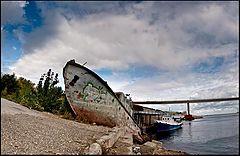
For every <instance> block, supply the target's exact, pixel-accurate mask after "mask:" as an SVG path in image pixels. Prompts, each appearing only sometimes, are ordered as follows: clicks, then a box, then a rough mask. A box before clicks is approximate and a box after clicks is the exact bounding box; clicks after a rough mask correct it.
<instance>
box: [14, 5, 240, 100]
mask: <svg viewBox="0 0 240 156" xmlns="http://www.w3.org/2000/svg"><path fill="white" fill-rule="evenodd" d="M232 7H234V9H233V11H229V8H232ZM75 10H77V9H75ZM112 10H114V9H112ZM236 10H238V8H236V7H235V3H231V4H228V3H227V4H226V5H225V3H201V5H197V4H196V5H194V3H187V2H186V3H184V5H180V4H176V3H173V2H171V3H170V2H166V3H164V2H159V3H158V2H156V3H152V2H143V3H138V4H133V5H130V6H128V7H126V12H124V13H121V14H119V13H115V14H114V13H112V14H109V13H104V12H98V13H97V14H86V15H85V16H82V15H81V16H80V15H75V14H74V12H71V13H68V11H67V10H64V9H63V8H61V9H55V10H53V9H46V10H45V12H43V16H44V19H45V21H44V25H43V26H42V27H39V28H37V29H36V30H35V31H34V32H31V33H30V34H23V33H20V34H21V36H22V37H21V38H22V40H23V41H24V53H25V55H24V56H23V57H22V58H21V59H19V60H18V61H17V62H16V63H15V64H14V65H13V67H15V68H14V69H13V70H12V71H13V72H15V73H16V74H17V75H21V76H24V77H27V78H28V79H31V80H33V81H34V82H35V83H37V82H38V80H39V78H40V76H41V74H43V73H45V72H47V70H48V69H49V68H51V69H52V70H53V71H54V72H58V73H59V75H60V76H59V77H60V78H61V79H60V82H61V85H62V86H63V80H62V68H63V67H64V65H65V63H66V62H67V61H68V60H70V59H75V60H76V62H78V63H80V64H82V63H84V62H86V61H87V67H89V68H90V69H100V68H110V69H113V70H114V71H116V73H117V71H118V70H126V69H128V68H131V67H132V66H137V65H150V66H154V67H157V68H158V69H161V70H165V71H168V74H167V75H159V76H155V77H150V78H146V79H140V80H136V81H134V82H133V81H132V80H127V78H130V77H126V78H125V79H124V78H123V77H119V76H118V74H116V75H112V76H110V77H106V80H107V81H108V84H110V87H112V86H113V90H114V91H115V89H116V90H120V89H123V91H126V92H128V93H130V94H131V95H133V96H134V98H135V99H138V100H143V99H144V100H151V99H156V98H158V99H159V100H160V99H166V98H168V99H175V98H180V99H181V98H186V97H187V98H188V97H189V96H191V95H193V96H196V97H201V98H207V97H211V98H212V97H218V96H219V97H221V96H225V95H230V96H231V95H236V94H237V93H238V91H237V90H238V89H239V88H238V87H236V86H237V85H238V84H239V81H238V80H236V78H235V77H234V76H236V73H239V68H236V67H234V66H233V67H231V68H230V69H229V70H231V71H232V72H233V73H229V72H228V70H227V69H221V70H223V71H224V72H223V73H222V74H218V75H215V76H212V75H200V74H199V75H198V74H194V73H190V68H191V66H192V65H193V64H195V63H198V62H202V61H206V60H210V58H213V57H223V58H224V60H228V59H229V58H230V59H232V58H231V56H232V55H233V53H234V52H235V51H237V53H239V51H238V48H237V47H238V44H237V43H238V40H239V36H238V32H239V28H238V27H239V20H238V18H237V17H238V14H237V13H238V12H237V11H236ZM63 13H64V15H63ZM66 16H67V17H68V18H66ZM223 43H225V44H223ZM234 59H236V58H234ZM233 61H234V62H235V63H236V61H238V60H233ZM238 64H239V61H238ZM125 76H126V75H125ZM170 78H171V79H170ZM169 79H170V80H169ZM223 84H225V85H226V86H224V85H223ZM146 86H147V87H146ZM224 87H225V88H228V89H229V91H227V92H225V91H224V90H223V89H222V88H224ZM214 92H218V93H217V94H213V93H214Z"/></svg>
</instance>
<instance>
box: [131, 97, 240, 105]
mask: <svg viewBox="0 0 240 156" xmlns="http://www.w3.org/2000/svg"><path fill="white" fill-rule="evenodd" d="M233 100H239V97H234V98H218V99H197V100H171V101H133V102H132V103H133V104H134V105H135V104H182V103H185V104H186V103H201V102H220V101H233Z"/></svg>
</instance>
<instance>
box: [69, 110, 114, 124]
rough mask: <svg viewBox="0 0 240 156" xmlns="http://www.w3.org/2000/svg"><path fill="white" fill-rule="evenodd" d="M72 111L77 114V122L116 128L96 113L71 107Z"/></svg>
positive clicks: (110, 121)
mask: <svg viewBox="0 0 240 156" xmlns="http://www.w3.org/2000/svg"><path fill="white" fill-rule="evenodd" d="M73 109H74V110H75V112H76V114H77V117H76V119H77V120H78V121H82V122H84V123H96V124H97V125H103V126H108V127H111V128H112V127H114V126H116V123H115V122H113V121H112V120H111V119H110V118H108V117H105V116H103V115H100V114H98V113H95V112H92V111H88V110H86V109H84V108H78V107H76V106H73Z"/></svg>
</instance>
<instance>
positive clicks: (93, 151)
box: [87, 143, 102, 155]
mask: <svg viewBox="0 0 240 156" xmlns="http://www.w3.org/2000/svg"><path fill="white" fill-rule="evenodd" d="M87 154H89V155H102V148H101V146H100V145H99V144H98V143H93V144H91V145H90V147H89V151H88V153H87Z"/></svg>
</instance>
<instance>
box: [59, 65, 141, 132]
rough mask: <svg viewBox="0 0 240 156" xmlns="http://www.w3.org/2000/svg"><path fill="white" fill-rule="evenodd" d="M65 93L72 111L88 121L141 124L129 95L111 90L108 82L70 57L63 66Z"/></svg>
mask: <svg viewBox="0 0 240 156" xmlns="http://www.w3.org/2000/svg"><path fill="white" fill-rule="evenodd" d="M63 77H64V84H65V94H66V97H67V100H68V102H69V104H70V106H71V108H72V110H73V111H74V113H75V114H76V115H77V116H79V117H80V118H82V119H83V120H87V121H88V122H90V123H96V124H98V125H105V126H109V127H114V126H127V127H128V128H129V129H131V130H132V131H133V132H134V133H139V132H141V128H140V127H139V125H138V124H137V122H136V121H135V120H134V118H133V110H132V105H131V99H129V98H127V97H126V96H125V95H124V94H123V93H122V92H117V93H115V92H113V90H112V89H111V88H110V87H109V86H108V84H107V82H106V81H104V80H103V79H102V78H101V77H99V76H98V75H97V74H96V73H95V72H93V71H92V70H90V69H88V68H87V67H85V66H83V65H80V64H77V63H76V62H75V61H74V60H70V61H68V62H67V63H66V65H65V67H64V68H63Z"/></svg>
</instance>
